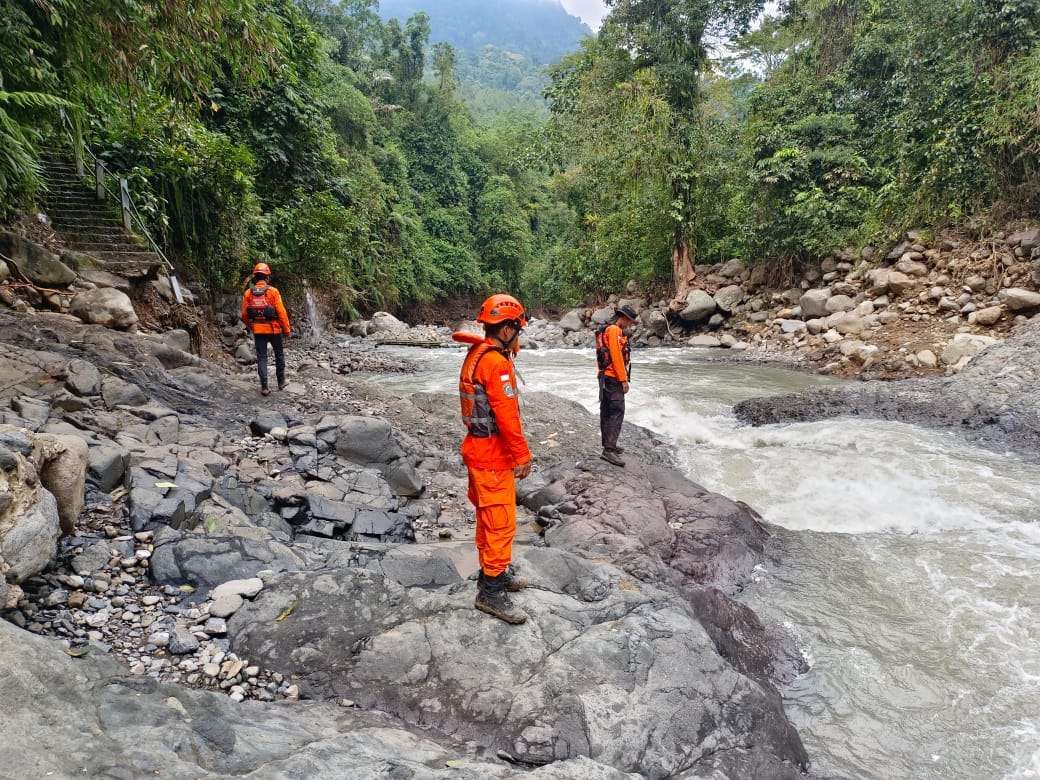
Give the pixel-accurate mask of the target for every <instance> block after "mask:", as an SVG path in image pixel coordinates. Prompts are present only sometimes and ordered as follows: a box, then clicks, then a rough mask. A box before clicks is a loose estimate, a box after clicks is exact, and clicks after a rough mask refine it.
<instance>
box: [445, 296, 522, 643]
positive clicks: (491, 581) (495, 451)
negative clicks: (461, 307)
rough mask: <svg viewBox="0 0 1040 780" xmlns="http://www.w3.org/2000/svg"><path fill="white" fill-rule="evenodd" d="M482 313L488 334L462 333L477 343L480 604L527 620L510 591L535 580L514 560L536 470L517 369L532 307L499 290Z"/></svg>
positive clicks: (471, 393) (468, 457) (466, 443)
mask: <svg viewBox="0 0 1040 780" xmlns="http://www.w3.org/2000/svg"><path fill="white" fill-rule="evenodd" d="M477 321H478V322H480V323H481V324H483V326H484V338H481V337H480V336H477V335H475V334H470V333H456V334H455V336H454V338H455V340H456V341H461V342H464V343H469V344H471V346H470V349H469V352H468V353H467V355H466V359H465V360H464V361H463V363H462V371H461V372H460V375H459V396H460V400H461V403H462V418H463V422H465V424H466V430H467V432H466V438H465V439H464V440H463V442H462V460H463V461H464V462H465V464H466V468H467V469H468V471H469V500H470V502H471V503H472V504H473V506H474V507H475V508H476V513H477V533H476V545H477V554H478V556H479V558H480V575H479V577H478V581H477V582H478V585H477V598H476V602H475V603H474V606H475V607H476V608H477V609H479V610H481V611H482V612H486V613H488V614H489V615H493V616H495V617H497V618H499V619H501V620H504V621H506V622H507V623H523V622H524V621H526V620H527V614H526V613H525V612H524V611H523V610H522V609H520V608H519V607H518V606H516V605H515V604H514V603H513V602H512V600H511V599H510V598H509V595H508V594H509V593H515V592H516V591H519V590H521V589H522V588H524V587H526V585H527V582H526V580H524V579H523V578H521V577H520V576H518V575H517V573H516V570H515V568H514V567H513V566H512V559H513V537H514V536H515V535H516V480H517V479H524V478H525V477H527V476H528V474H530V473H531V452H530V450H529V449H528V447H527V440H526V439H525V438H524V431H523V426H522V424H521V421H520V391H519V389H518V388H517V383H516V373H515V371H514V369H513V355H515V354H516V353H517V352H519V349H520V347H519V338H520V331H521V330H522V329H523V327H524V326H525V325H526V324H527V315H526V313H525V312H524V307H523V305H522V304H521V303H520V302H519V301H518V300H517V299H516V298H514V297H512V296H511V295H493V296H491V297H490V298H488V299H487V300H486V301H484V305H483V306H482V307H481V308H480V314H478V315H477Z"/></svg>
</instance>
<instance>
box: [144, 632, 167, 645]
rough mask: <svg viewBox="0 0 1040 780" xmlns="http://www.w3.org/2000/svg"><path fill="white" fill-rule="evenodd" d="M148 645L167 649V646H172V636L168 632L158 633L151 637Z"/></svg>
mask: <svg viewBox="0 0 1040 780" xmlns="http://www.w3.org/2000/svg"><path fill="white" fill-rule="evenodd" d="M148 644H150V645H155V646H156V647H166V645H168V644H170V635H169V633H168V632H166V631H156V632H155V633H154V634H151V635H149V637H148Z"/></svg>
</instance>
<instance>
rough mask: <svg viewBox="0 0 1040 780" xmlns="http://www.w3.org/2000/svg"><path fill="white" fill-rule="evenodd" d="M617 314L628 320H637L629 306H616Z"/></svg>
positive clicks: (633, 310)
mask: <svg viewBox="0 0 1040 780" xmlns="http://www.w3.org/2000/svg"><path fill="white" fill-rule="evenodd" d="M617 313H618V314H620V315H623V316H625V317H628V318H629V319H630V320H638V319H639V315H638V314H636V310H635V309H633V308H632V307H631V306H629V305H628V304H627V303H626V304H625V305H624V306H618V310H617Z"/></svg>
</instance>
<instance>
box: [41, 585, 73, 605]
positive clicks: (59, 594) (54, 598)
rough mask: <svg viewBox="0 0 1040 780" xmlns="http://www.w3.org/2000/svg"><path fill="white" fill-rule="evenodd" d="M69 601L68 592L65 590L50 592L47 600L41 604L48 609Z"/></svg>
mask: <svg viewBox="0 0 1040 780" xmlns="http://www.w3.org/2000/svg"><path fill="white" fill-rule="evenodd" d="M68 600H69V592H68V591H67V590H61V589H60V588H59V589H58V590H52V591H51V592H50V593H49V594H48V595H47V598H45V599H44V600H43V603H44V604H45V605H47V606H48V607H57V606H60V605H62V604H64V603H65V602H66V601H68Z"/></svg>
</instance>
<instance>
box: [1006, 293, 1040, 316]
mask: <svg viewBox="0 0 1040 780" xmlns="http://www.w3.org/2000/svg"><path fill="white" fill-rule="evenodd" d="M1000 298H1001V300H1003V301H1004V305H1005V306H1007V307H1008V308H1009V309H1011V311H1028V310H1030V309H1040V293H1038V292H1033V291H1032V290H1024V289H1022V288H1021V287H1012V288H1010V289H1008V290H1003V291H1002V292H1001V293H1000Z"/></svg>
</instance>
